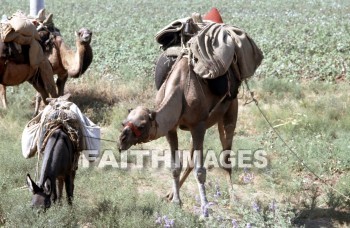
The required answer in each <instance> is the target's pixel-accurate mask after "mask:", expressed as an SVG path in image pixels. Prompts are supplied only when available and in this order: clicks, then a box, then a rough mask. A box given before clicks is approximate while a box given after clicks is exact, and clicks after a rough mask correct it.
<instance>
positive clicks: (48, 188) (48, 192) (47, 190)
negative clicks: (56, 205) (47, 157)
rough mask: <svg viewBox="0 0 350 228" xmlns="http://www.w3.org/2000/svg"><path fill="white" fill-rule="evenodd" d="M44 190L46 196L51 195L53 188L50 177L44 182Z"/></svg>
mask: <svg viewBox="0 0 350 228" xmlns="http://www.w3.org/2000/svg"><path fill="white" fill-rule="evenodd" d="M43 190H44V193H45V194H46V195H51V191H52V187H51V179H50V178H49V177H47V178H46V180H45V182H44V186H43Z"/></svg>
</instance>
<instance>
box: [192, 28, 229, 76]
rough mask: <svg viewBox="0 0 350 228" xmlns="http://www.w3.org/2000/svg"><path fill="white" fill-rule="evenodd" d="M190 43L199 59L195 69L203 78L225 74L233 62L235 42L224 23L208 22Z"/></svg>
mask: <svg viewBox="0 0 350 228" xmlns="http://www.w3.org/2000/svg"><path fill="white" fill-rule="evenodd" d="M188 44H189V47H190V49H191V52H192V53H193V56H194V57H195V59H196V60H197V61H196V62H195V63H194V64H193V65H194V68H193V71H194V72H195V73H196V74H197V75H199V76H200V77H202V78H207V79H214V78H217V77H219V76H221V75H223V74H225V72H227V70H228V68H229V67H230V66H231V64H232V62H233V57H234V54H235V44H234V41H233V39H232V37H231V36H230V35H229V33H228V32H227V31H226V29H225V28H224V26H223V25H222V24H217V23H210V24H208V25H207V26H205V27H204V28H203V29H202V30H201V31H200V32H199V33H198V34H197V35H196V36H195V37H193V38H192V39H191V40H190V41H189V42H188Z"/></svg>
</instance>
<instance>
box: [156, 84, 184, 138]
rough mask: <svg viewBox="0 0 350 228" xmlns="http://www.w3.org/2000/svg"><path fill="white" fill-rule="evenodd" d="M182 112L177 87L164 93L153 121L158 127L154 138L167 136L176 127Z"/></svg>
mask: <svg viewBox="0 0 350 228" xmlns="http://www.w3.org/2000/svg"><path fill="white" fill-rule="evenodd" d="M181 112H182V95H181V91H180V88H179V87H178V86H177V87H175V88H174V89H173V90H170V92H168V93H165V96H164V98H163V101H162V102H161V103H160V105H159V108H158V109H157V111H156V118H155V121H156V123H157V125H158V128H157V133H156V136H155V138H159V137H162V136H165V135H167V133H168V132H169V131H170V130H172V129H174V128H175V127H176V126H177V123H178V121H179V119H180V115H181Z"/></svg>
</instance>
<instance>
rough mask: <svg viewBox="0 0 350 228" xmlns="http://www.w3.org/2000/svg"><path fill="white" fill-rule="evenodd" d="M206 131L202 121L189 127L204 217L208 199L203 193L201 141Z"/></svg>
mask: <svg viewBox="0 0 350 228" xmlns="http://www.w3.org/2000/svg"><path fill="white" fill-rule="evenodd" d="M205 131H206V126H205V123H204V122H201V123H199V124H198V125H197V126H196V127H195V128H194V129H191V134H192V139H193V148H194V151H195V153H196V154H195V162H194V165H195V172H194V175H195V178H196V180H197V184H198V189H199V195H200V199H201V209H202V215H203V216H204V217H208V216H209V212H208V200H207V196H206V193H205V181H206V176H207V171H206V169H205V168H204V158H203V141H204V135H205Z"/></svg>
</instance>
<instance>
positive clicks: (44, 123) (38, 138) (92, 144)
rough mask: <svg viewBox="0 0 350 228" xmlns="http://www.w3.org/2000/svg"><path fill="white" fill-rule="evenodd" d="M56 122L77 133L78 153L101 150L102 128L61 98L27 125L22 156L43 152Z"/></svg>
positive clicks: (75, 106)
mask: <svg viewBox="0 0 350 228" xmlns="http://www.w3.org/2000/svg"><path fill="white" fill-rule="evenodd" d="M62 113H63V114H62ZM62 116H63V117H62ZM54 121H56V122H57V121H61V122H62V123H63V124H68V125H69V127H70V128H72V129H74V130H75V131H76V132H77V138H76V142H78V144H77V145H78V146H77V150H78V151H82V150H97V151H99V150H100V141H99V138H100V127H99V126H97V125H96V124H94V123H93V122H92V121H91V120H90V119H89V118H88V117H86V116H85V115H84V114H83V113H82V112H81V111H80V109H79V108H78V106H77V105H76V104H74V103H72V102H69V101H67V100H66V98H65V97H59V98H55V99H52V101H51V102H50V103H49V104H48V105H47V106H46V107H45V109H44V110H43V111H42V112H40V113H39V114H38V115H37V116H36V117H34V118H33V119H32V120H31V121H29V122H28V123H27V124H26V126H25V128H24V130H23V133H22V155H23V156H24V157H25V158H30V157H33V156H34V155H35V154H36V153H37V152H39V151H42V149H43V146H45V145H43V141H44V138H45V135H46V134H47V130H48V127H49V125H50V124H51V123H52V122H54Z"/></svg>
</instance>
